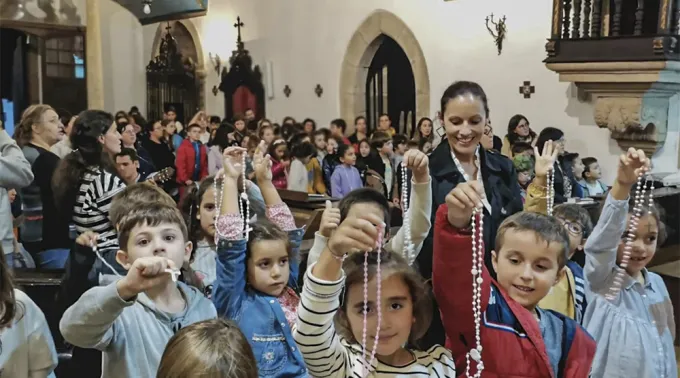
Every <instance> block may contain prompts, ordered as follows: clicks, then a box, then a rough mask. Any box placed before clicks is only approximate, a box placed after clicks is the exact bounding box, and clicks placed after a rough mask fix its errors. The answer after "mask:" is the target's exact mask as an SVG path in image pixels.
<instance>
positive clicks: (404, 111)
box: [366, 34, 416, 136]
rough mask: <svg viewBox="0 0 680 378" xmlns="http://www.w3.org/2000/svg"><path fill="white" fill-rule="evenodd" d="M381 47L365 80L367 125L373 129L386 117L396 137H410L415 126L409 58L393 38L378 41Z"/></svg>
mask: <svg viewBox="0 0 680 378" xmlns="http://www.w3.org/2000/svg"><path fill="white" fill-rule="evenodd" d="M378 42H379V43H380V47H378V50H377V51H376V53H375V56H374V57H373V60H372V61H371V65H370V66H369V68H368V76H367V78H366V122H367V124H368V125H369V127H371V128H372V129H375V128H376V127H377V125H378V120H379V118H380V115H381V114H385V113H386V114H388V115H389V116H390V119H391V120H392V125H393V127H394V128H395V129H396V130H397V132H398V133H402V134H407V135H409V136H410V133H411V130H413V126H414V125H415V123H416V119H415V118H416V82H415V79H414V77H413V69H412V67H411V62H409V60H408V56H406V53H405V52H404V50H403V49H402V48H401V47H400V46H399V44H398V43H397V42H396V41H395V40H394V39H392V38H390V37H388V36H386V35H384V34H382V35H380V36H379V37H378Z"/></svg>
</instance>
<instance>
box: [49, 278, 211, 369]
mask: <svg viewBox="0 0 680 378" xmlns="http://www.w3.org/2000/svg"><path fill="white" fill-rule="evenodd" d="M177 285H178V287H179V288H180V290H182V293H183V294H184V296H185V298H186V301H187V306H186V308H185V310H184V311H183V312H181V313H177V314H168V313H166V312H163V311H160V310H158V309H157V308H156V306H155V304H154V303H153V302H152V301H151V300H150V299H149V297H147V296H146V295H144V294H143V293H142V294H139V295H138V296H137V300H136V301H135V300H133V301H129V302H126V301H124V300H123V299H122V298H121V297H120V296H119V295H118V289H117V288H116V283H115V282H114V283H112V284H110V285H108V286H100V287H95V288H92V289H90V290H88V291H87V292H86V293H85V294H83V296H82V297H80V299H78V301H77V302H76V303H75V304H73V306H71V307H70V308H69V309H68V310H66V312H65V313H64V316H63V317H62V318H61V321H60V323H59V329H60V330H61V334H62V335H63V336H64V339H66V341H68V342H69V343H71V344H73V345H75V346H79V347H81V348H94V349H98V350H101V351H102V352H104V353H103V354H104V366H103V369H102V377H116V378H126V377H130V378H133V377H134V378H137V377H140V378H141V377H155V376H156V371H157V370H158V365H159V364H160V362H161V356H162V355H163V351H164V350H165V345H166V344H167V343H168V341H169V340H170V338H171V337H172V336H173V335H174V334H175V333H177V331H179V330H180V329H181V328H183V327H186V326H188V325H190V324H193V323H196V322H200V321H202V320H207V319H214V318H216V317H217V312H216V311H215V306H213V304H212V302H211V301H210V300H208V299H207V298H205V297H204V296H203V294H202V293H200V292H199V291H198V290H197V289H195V288H193V287H190V286H187V285H185V284H183V283H181V282H178V283H177Z"/></svg>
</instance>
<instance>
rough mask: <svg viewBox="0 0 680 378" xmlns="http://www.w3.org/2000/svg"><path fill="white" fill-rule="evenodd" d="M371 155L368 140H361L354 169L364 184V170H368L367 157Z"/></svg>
mask: <svg viewBox="0 0 680 378" xmlns="http://www.w3.org/2000/svg"><path fill="white" fill-rule="evenodd" d="M370 154H371V144H370V143H368V139H362V140H360V141H359V156H357V164H356V167H357V169H358V170H359V174H360V175H361V179H362V181H363V182H364V183H366V170H367V169H368V163H369V160H370V158H369V155H370Z"/></svg>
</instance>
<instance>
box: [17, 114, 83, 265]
mask: <svg viewBox="0 0 680 378" xmlns="http://www.w3.org/2000/svg"><path fill="white" fill-rule="evenodd" d="M62 138H64V125H63V124H62V123H61V121H60V120H59V116H58V115H57V113H56V112H55V111H54V109H52V107H51V106H49V105H31V106H29V107H28V108H27V109H26V110H25V111H24V113H23V115H22V116H21V122H20V123H19V125H18V127H17V129H16V131H15V132H14V139H16V141H17V144H18V145H19V146H20V147H21V150H22V152H23V153H24V157H26V160H27V161H28V162H29V163H30V164H31V170H32V171H33V177H34V180H33V182H32V183H31V185H29V186H27V187H25V188H23V189H21V197H20V198H21V204H22V208H23V215H24V216H25V220H24V223H23V225H22V226H21V239H22V242H23V246H24V248H26V250H27V251H28V252H29V253H30V254H31V255H32V256H33V257H34V259H35V261H36V262H37V265H38V267H40V268H47V269H62V268H63V267H64V264H65V263H66V259H67V258H68V254H69V249H70V246H71V241H70V240H69V237H68V235H69V234H68V224H64V223H63V222H60V219H59V215H58V213H57V207H56V205H55V203H54V194H53V191H52V177H53V175H54V171H55V170H56V169H57V165H59V157H58V156H57V155H55V154H53V153H52V152H50V147H52V146H54V145H55V144H56V143H57V142H58V141H59V140H60V139H62Z"/></svg>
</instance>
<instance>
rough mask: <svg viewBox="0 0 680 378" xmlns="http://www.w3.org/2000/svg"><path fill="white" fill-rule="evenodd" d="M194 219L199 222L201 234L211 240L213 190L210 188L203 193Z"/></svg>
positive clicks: (212, 228) (213, 229)
mask: <svg viewBox="0 0 680 378" xmlns="http://www.w3.org/2000/svg"><path fill="white" fill-rule="evenodd" d="M196 219H198V220H199V221H200V222H201V231H203V234H204V235H205V236H207V237H208V238H209V240H212V239H213V238H214V237H215V188H213V187H210V189H208V190H206V191H205V193H203V198H201V205H200V208H199V209H198V214H196Z"/></svg>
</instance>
